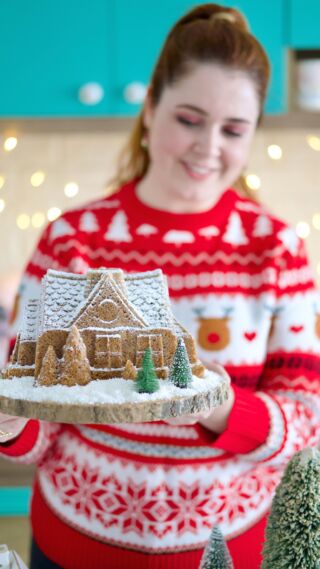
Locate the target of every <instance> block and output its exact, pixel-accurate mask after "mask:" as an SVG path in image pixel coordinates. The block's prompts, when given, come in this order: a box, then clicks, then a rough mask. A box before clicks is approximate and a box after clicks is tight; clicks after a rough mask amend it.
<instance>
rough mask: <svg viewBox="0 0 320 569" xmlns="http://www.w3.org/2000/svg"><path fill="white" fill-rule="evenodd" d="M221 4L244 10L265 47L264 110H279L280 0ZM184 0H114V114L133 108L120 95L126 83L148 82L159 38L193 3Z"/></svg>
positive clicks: (283, 98) (281, 82)
mask: <svg viewBox="0 0 320 569" xmlns="http://www.w3.org/2000/svg"><path fill="white" fill-rule="evenodd" d="M220 3H221V4H222V5H225V6H233V7H235V8H239V9H240V10H241V11H243V12H244V14H245V16H246V17H247V19H248V20H249V23H250V26H251V28H252V31H253V33H254V34H255V35H257V37H258V39H259V40H260V41H261V42H262V44H263V46H264V47H265V49H266V51H267V53H268V56H269V58H270V60H271V64H272V83H271V88H270V91H269V96H268V101H267V105H266V111H267V112H268V113H279V112H282V111H284V109H285V106H286V103H285V102H286V96H285V84H286V82H285V58H284V47H283V44H284V38H283V28H282V24H283V3H282V0H268V2H259V3H257V2H253V1H252V0H239V1H238V2H230V1H227V0H224V1H223V0H222V2H220ZM194 5H195V4H194V2H192V1H188V0H174V1H172V0H161V2H154V3H151V2H150V1H149V0H139V2H132V3H131V2H129V1H128V0H116V4H115V19H114V21H115V27H114V30H115V31H114V35H115V39H114V49H115V57H116V65H115V70H114V90H113V93H112V110H113V111H114V112H115V114H126V115H127V114H135V113H136V112H137V108H138V107H137V105H130V104H128V103H127V102H126V101H125V98H124V90H125V87H126V86H128V85H129V84H131V83H132V82H135V81H138V82H142V83H145V84H147V83H148V81H149V80H150V74H151V72H152V69H153V66H154V63H155V61H156V58H157V55H158V53H159V50H160V48H161V46H162V43H163V41H164V39H165V37H166V35H167V33H168V31H169V29H170V27H171V26H172V25H173V24H174V23H175V21H176V20H177V19H178V18H179V17H181V15H182V14H183V13H185V12H186V11H187V10H189V9H190V8H192V7H193V6H194Z"/></svg>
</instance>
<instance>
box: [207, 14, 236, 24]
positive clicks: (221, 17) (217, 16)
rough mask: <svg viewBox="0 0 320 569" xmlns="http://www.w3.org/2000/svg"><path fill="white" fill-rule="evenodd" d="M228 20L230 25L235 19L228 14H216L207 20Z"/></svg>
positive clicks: (232, 15)
mask: <svg viewBox="0 0 320 569" xmlns="http://www.w3.org/2000/svg"><path fill="white" fill-rule="evenodd" d="M218 19H219V20H228V22H231V23H232V24H235V23H236V21H237V19H236V17H235V15H234V14H230V12H216V13H215V14H212V16H210V18H209V20H218Z"/></svg>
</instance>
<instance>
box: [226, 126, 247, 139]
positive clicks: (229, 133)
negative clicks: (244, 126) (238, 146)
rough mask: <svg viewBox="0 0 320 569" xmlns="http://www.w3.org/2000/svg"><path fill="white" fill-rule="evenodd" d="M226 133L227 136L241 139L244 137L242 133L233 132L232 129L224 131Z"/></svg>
mask: <svg viewBox="0 0 320 569" xmlns="http://www.w3.org/2000/svg"><path fill="white" fill-rule="evenodd" d="M224 133H225V134H226V135H227V136H231V137H240V136H243V133H242V132H239V131H237V130H232V129H231V128H225V129H224Z"/></svg>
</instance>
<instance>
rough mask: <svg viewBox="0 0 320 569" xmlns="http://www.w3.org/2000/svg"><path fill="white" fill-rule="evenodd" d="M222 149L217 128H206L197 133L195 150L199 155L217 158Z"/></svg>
mask: <svg viewBox="0 0 320 569" xmlns="http://www.w3.org/2000/svg"><path fill="white" fill-rule="evenodd" d="M221 149H222V137H221V133H220V131H219V129H218V128H215V127H210V128H209V127H208V128H206V129H204V130H203V131H202V132H200V133H199V135H198V138H197V141H196V144H195V150H196V151H197V152H198V154H199V155H204V156H219V155H220V153H221Z"/></svg>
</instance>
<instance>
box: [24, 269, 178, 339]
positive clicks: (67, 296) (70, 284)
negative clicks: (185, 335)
mask: <svg viewBox="0 0 320 569" xmlns="http://www.w3.org/2000/svg"><path fill="white" fill-rule="evenodd" d="M107 275H108V277H109V278H110V280H112V288H114V289H115V291H116V292H117V293H118V294H120V296H121V297H122V298H123V299H124V300H125V302H126V303H127V304H128V307H129V308H131V310H133V312H135V314H136V315H137V317H138V319H139V318H141V320H142V321H143V322H144V323H145V324H146V325H147V326H151V327H166V328H168V327H169V328H171V329H175V328H176V323H175V319H174V317H173V314H172V312H171V309H170V301H169V294H168V287H167V282H166V278H165V277H164V276H163V273H162V271H161V270H160V269H157V270H155V271H147V272H144V273H131V274H125V273H123V271H121V270H120V269H94V270H89V271H88V273H87V275H77V274H72V273H64V272H61V271H55V270H52V269H50V270H49V271H48V272H47V274H46V276H45V277H44V278H43V280H42V294H41V297H42V298H41V302H40V313H38V328H39V329H38V330H37V334H41V333H43V332H44V331H45V330H52V329H59V330H61V329H64V328H69V327H70V325H71V323H72V322H73V321H74V320H75V317H76V316H77V315H79V314H80V313H81V312H83V310H84V308H85V306H86V305H88V303H90V301H91V300H92V299H93V298H94V297H95V296H96V295H97V293H98V291H99V289H100V288H101V286H102V283H103V281H105V278H106V276H107ZM121 275H123V277H124V280H122V279H121V278H119V277H121ZM90 279H91V280H92V284H91V285H88V281H89V280H90ZM90 289H91V290H90ZM29 318H30V316H29ZM34 318H36V316H34ZM33 325H34V324H33ZM33 325H32V324H31V320H30V324H28V326H29V328H28V332H27V331H26V334H28V337H29V336H30V337H31V335H32V338H33V339H35V336H34V334H35V329H34V328H32V326H33ZM179 331H180V330H179ZM180 333H181V331H180ZM23 339H26V338H25V337H24V338H23Z"/></svg>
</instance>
